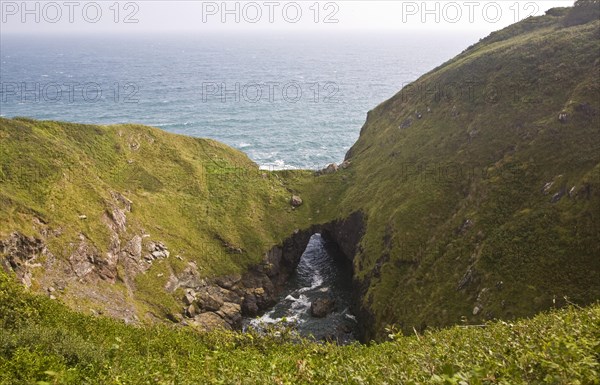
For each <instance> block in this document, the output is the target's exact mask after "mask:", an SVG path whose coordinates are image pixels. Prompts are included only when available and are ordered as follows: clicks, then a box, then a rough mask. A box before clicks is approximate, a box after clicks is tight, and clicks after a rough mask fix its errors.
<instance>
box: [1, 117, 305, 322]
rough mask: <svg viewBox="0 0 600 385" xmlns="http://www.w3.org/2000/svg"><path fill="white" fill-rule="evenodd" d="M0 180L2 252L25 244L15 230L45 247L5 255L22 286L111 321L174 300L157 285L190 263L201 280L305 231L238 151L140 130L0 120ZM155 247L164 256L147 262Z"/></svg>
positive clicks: (275, 181) (270, 179)
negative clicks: (297, 228)
mask: <svg viewBox="0 0 600 385" xmlns="http://www.w3.org/2000/svg"><path fill="white" fill-rule="evenodd" d="M0 186H1V189H0V201H1V202H2V204H1V205H0V240H8V239H12V240H11V241H10V242H13V243H10V242H9V241H6V242H5V250H8V251H10V250H12V249H11V247H14V248H19V247H20V248H23V247H24V246H23V244H27V243H28V242H30V241H28V240H27V239H23V238H14V237H13V238H11V234H13V233H14V232H19V233H20V234H24V236H31V237H35V238H37V239H41V240H43V242H44V244H43V245H37V246H36V245H35V244H34V245H33V246H31V249H32V250H27V251H26V253H28V255H26V256H24V259H23V260H20V261H11V263H13V265H16V269H17V270H18V269H21V271H20V272H19V271H17V272H18V273H20V276H21V277H23V280H24V282H26V283H27V284H31V285H32V287H33V288H34V289H37V290H42V289H43V290H46V288H50V287H52V288H54V289H58V288H59V287H60V289H61V290H59V291H57V292H56V293H54V295H57V296H58V295H60V297H61V298H62V299H63V300H65V301H66V302H68V303H71V304H72V305H73V306H75V307H76V308H78V309H82V310H85V311H88V310H89V309H90V308H92V309H96V310H98V311H108V312H110V313H111V314H113V315H114V316H118V317H123V313H124V312H125V311H126V310H127V311H128V312H133V314H137V315H138V316H139V317H143V316H144V315H145V314H147V312H149V313H152V314H155V315H158V316H159V317H161V315H162V314H163V313H164V312H168V311H169V309H176V308H178V307H179V306H180V304H179V302H178V301H179V299H180V298H181V295H182V294H181V293H179V292H176V293H174V294H170V293H167V292H166V291H165V290H163V289H162V288H163V287H165V285H167V284H168V282H169V279H171V278H172V277H173V276H181V275H182V274H185V271H186V269H190V266H191V265H190V264H192V265H193V266H192V267H193V269H194V270H197V271H198V273H199V275H200V276H204V277H210V276H218V275H223V274H231V273H236V272H242V271H244V270H245V269H246V268H247V267H248V266H249V265H251V264H255V263H258V262H260V259H261V256H262V255H263V254H264V252H265V251H267V250H268V249H269V248H270V247H271V246H273V245H274V244H277V243H279V242H280V241H281V240H282V239H283V238H285V237H287V236H288V235H289V234H291V233H292V232H293V230H294V228H295V227H294V226H295V225H294V223H300V224H301V225H302V226H307V223H305V222H306V218H303V217H302V216H301V213H299V211H297V210H292V208H291V206H290V204H289V199H290V196H291V194H290V193H289V192H288V190H287V189H286V188H285V186H283V183H282V182H281V180H280V179H279V177H278V176H277V175H276V174H273V173H266V172H265V173H263V172H261V171H259V170H258V167H257V166H256V165H255V164H254V163H253V162H251V161H250V160H249V159H248V157H247V156H246V155H245V154H243V153H241V152H239V151H236V150H234V149H232V148H229V147H227V146H225V145H222V144H220V143H217V142H215V141H212V140H205V139H197V138H191V137H185V136H179V135H173V134H169V133H166V132H164V131H161V130H159V129H155V128H150V127H144V126H139V125H117V126H108V127H106V126H92V125H80V124H71V123H59V122H50V121H33V120H29V119H24V118H23V119H21V118H15V119H12V120H11V119H4V118H0ZM158 244H160V247H163V246H164V248H166V249H167V251H168V253H169V257H168V258H164V257H165V255H166V254H165V253H164V252H163V251H162V249H156V250H155V251H156V253H157V254H156V255H158V257H157V258H156V259H154V260H148V259H146V258H145V257H144V255H147V254H148V256H150V254H149V253H150V252H153V250H154V249H152V247H155V248H157V247H159V246H156V245H158ZM153 245H154V246H153ZM149 247H150V249H148V248H149ZM124 251H125V252H127V253H128V254H126V255H123V254H122V253H123V252H124ZM33 254H39V255H35V258H34V255H33ZM2 257H4V256H2ZM152 258H153V257H152ZM124 261H125V262H124ZM132 261H133V262H132ZM12 267H13V268H15V266H12ZM51 290H52V289H51ZM174 298H176V299H177V300H175V299H174ZM111 307H112V308H111Z"/></svg>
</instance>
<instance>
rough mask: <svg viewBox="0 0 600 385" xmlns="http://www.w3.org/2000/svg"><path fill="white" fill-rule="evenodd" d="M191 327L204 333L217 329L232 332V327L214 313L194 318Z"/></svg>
mask: <svg viewBox="0 0 600 385" xmlns="http://www.w3.org/2000/svg"><path fill="white" fill-rule="evenodd" d="M191 325H192V326H193V327H195V328H197V329H199V330H202V331H210V330H215V329H226V330H231V326H230V325H229V324H228V323H227V322H226V321H225V320H224V319H223V318H221V317H219V316H218V315H217V314H215V313H213V312H206V313H202V314H199V315H197V316H196V317H194V320H193V321H192V322H191Z"/></svg>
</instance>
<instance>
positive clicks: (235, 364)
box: [0, 272, 600, 385]
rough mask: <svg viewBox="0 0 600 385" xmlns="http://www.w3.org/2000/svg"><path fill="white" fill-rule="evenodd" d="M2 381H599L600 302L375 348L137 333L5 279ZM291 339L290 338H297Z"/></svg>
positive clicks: (1, 280) (183, 332) (0, 300)
mask: <svg viewBox="0 0 600 385" xmlns="http://www.w3.org/2000/svg"><path fill="white" fill-rule="evenodd" d="M0 326H1V327H0V383H1V384H3V385H9V384H10V385H12V384H14V385H17V384H18V385H26V384H38V385H39V384H102V385H108V384H115V385H116V384H120V385H126V384H132V385H133V384H135V385H137V384H182V385H185V384H260V385H264V384H459V383H468V384H598V383H599V382H598V378H600V376H599V374H600V364H599V362H598V354H599V352H600V350H599V349H600V306H598V305H594V306H590V307H588V308H585V309H577V308H573V307H571V308H567V309H563V310H554V311H551V312H548V313H545V314H541V315H538V316H536V317H535V318H532V319H529V320H522V321H517V322H515V323H505V322H498V323H489V324H487V325H486V327H485V328H460V327H454V328H450V329H447V330H441V331H433V332H426V333H425V334H423V335H418V336H415V335H413V336H412V337H403V336H401V335H397V334H393V333H391V334H390V337H392V338H393V340H392V341H391V342H385V343H382V344H376V345H372V346H365V345H358V344H355V345H351V346H337V345H330V344H317V343H314V342H308V341H298V340H296V339H295V338H294V337H293V336H292V335H290V334H289V333H286V332H285V331H284V332H283V333H282V334H281V335H280V336H278V337H276V336H274V335H273V336H267V337H260V336H257V335H253V334H238V333H226V332H213V333H205V334H195V333H192V332H191V331H190V330H189V329H182V328H173V327H171V328H169V327H167V326H163V325H157V326H151V327H144V328H138V327H134V326H130V325H125V324H123V323H122V322H120V321H116V320H113V319H109V318H104V317H91V316H86V315H83V314H80V313H76V312H73V311H72V310H69V309H68V308H66V307H65V306H63V305H61V304H59V303H56V302H55V301H50V300H49V299H47V298H43V297H40V296H33V295H31V294H27V293H24V292H23V289H22V287H20V286H18V285H16V284H15V283H14V282H12V278H9V277H7V276H6V275H5V274H3V273H1V272H0ZM292 341H295V342H292Z"/></svg>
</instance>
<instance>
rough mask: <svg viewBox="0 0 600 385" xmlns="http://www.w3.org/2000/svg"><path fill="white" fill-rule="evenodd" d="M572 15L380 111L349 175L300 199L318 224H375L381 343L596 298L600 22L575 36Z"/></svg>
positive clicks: (437, 74)
mask: <svg viewBox="0 0 600 385" xmlns="http://www.w3.org/2000/svg"><path fill="white" fill-rule="evenodd" d="M572 12H580V11H579V10H569V9H555V10H551V11H549V12H548V14H547V15H546V16H542V17H537V18H531V19H527V20H524V21H522V22H520V23H517V24H515V25H512V26H510V27H508V28H505V29H504V30H501V31H498V32H495V33H493V34H491V35H490V36H489V37H487V38H485V39H482V40H481V41H480V42H479V43H478V44H475V45H474V46H472V47H470V48H469V49H467V50H466V51H464V52H463V53H462V54H460V55H458V56H457V57H456V58H454V59H452V60H450V61H449V62H447V63H445V64H444V65H442V66H440V67H438V68H437V69H435V70H433V71H432V72H430V73H428V74H426V75H424V76H423V77H421V78H420V79H418V80H417V81H416V82H414V83H413V84H410V85H409V86H407V87H405V88H404V89H403V90H402V91H400V92H399V93H398V94H397V95H395V96H394V97H393V98H391V99H390V100H388V101H386V102H384V103H382V104H381V105H379V106H378V107H377V108H375V109H374V110H373V111H370V112H369V115H368V117H367V121H366V123H365V125H364V127H363V128H362V130H361V135H360V138H359V139H358V141H357V142H356V144H355V145H354V146H353V147H352V148H351V150H350V151H349V152H348V155H347V159H348V160H349V161H350V162H351V165H350V167H349V168H348V169H345V170H341V171H339V172H338V173H336V174H335V175H333V176H325V177H322V178H323V180H322V183H320V182H319V183H317V185H315V184H314V183H312V182H307V184H306V185H303V186H302V185H301V186H299V187H297V188H298V190H299V191H300V192H301V193H302V195H303V196H305V197H308V198H307V201H309V202H313V204H317V205H318V209H319V210H320V212H321V213H326V215H339V216H342V217H343V216H346V215H348V214H349V213H351V212H354V211H359V210H360V211H362V212H364V213H365V215H366V218H367V228H366V234H365V236H364V238H363V239H362V241H361V247H360V253H359V255H357V256H356V258H355V260H354V267H355V274H356V276H357V278H358V279H360V280H361V281H362V282H363V285H362V286H363V287H365V288H366V289H365V292H364V293H363V306H364V308H365V309H367V311H368V312H370V313H371V316H372V317H371V319H370V320H369V324H370V325H371V333H370V334H369V337H370V338H379V339H381V338H383V337H384V333H383V330H384V328H385V325H386V324H396V325H397V326H398V327H399V328H401V329H402V330H403V331H404V332H405V333H412V330H413V328H416V329H417V330H423V329H425V328H426V327H430V326H435V327H440V326H445V325H452V324H458V323H460V322H461V320H462V319H466V320H468V322H471V323H478V322H481V321H483V320H487V319H495V318H500V319H513V318H515V317H523V316H530V315H532V314H535V313H536V312H538V311H540V310H542V309H547V308H549V307H550V306H552V304H553V301H556V302H557V303H559V304H564V300H563V298H564V297H565V296H568V297H569V299H570V300H571V301H573V302H576V303H580V304H585V303H590V302H593V301H595V300H597V299H598V298H600V259H599V258H598V256H600V131H599V130H598V127H600V79H599V74H600V58H599V57H598V52H600V21H599V20H597V19H588V20H587V23H579V24H577V25H575V26H570V27H565V26H564V25H563V20H564V17H566V16H567V15H571V14H572ZM320 179H321V178H319V179H318V180H320ZM329 182H330V183H329ZM329 191H335V192H334V193H332V194H331V195H334V196H335V197H336V198H335V199H334V200H333V201H328V200H326V199H323V197H327V196H330V194H329V193H328V192H329ZM337 212H340V213H339V214H338V213H337ZM334 213H335V214H334ZM315 216H316V215H315ZM370 321H373V322H370Z"/></svg>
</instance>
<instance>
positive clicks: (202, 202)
mask: <svg viewBox="0 0 600 385" xmlns="http://www.w3.org/2000/svg"><path fill="white" fill-rule="evenodd" d="M594 4H595V3H594ZM584 11H585V10H584ZM590 14H591V15H593V13H589V12H583V13H582V11H581V8H577V7H575V8H574V9H553V10H551V11H549V12H548V13H547V15H545V16H542V17H537V18H530V19H527V20H524V21H522V22H520V23H517V24H515V25H513V26H510V27H508V28H506V29H504V30H502V31H498V32H496V33H493V34H492V35H490V36H488V37H487V38H485V39H482V40H481V41H480V42H479V43H477V44H475V45H473V46H472V47H470V48H469V49H467V50H466V51H465V52H463V53H462V54H460V55H458V56H457V57H456V58H454V59H452V60H451V61H449V62H447V63H445V64H443V65H441V66H440V67H438V68H436V69H435V70H433V71H431V72H430V73H428V74H426V75H424V76H423V77H421V78H420V79H418V80H417V81H416V82H414V83H413V84H411V85H409V86H407V87H405V88H404V89H403V90H401V91H400V92H399V93H398V94H397V95H395V96H394V97H393V98H391V99H390V100H388V101H386V102H384V103H382V104H381V105H379V106H378V107H377V108H375V109H374V110H372V111H370V112H369V114H368V116H367V121H366V123H365V125H364V127H363V128H362V130H361V135H360V138H359V140H358V141H357V143H356V144H355V145H354V146H353V147H352V148H351V149H350V150H349V152H348V154H347V157H346V158H347V162H346V163H345V165H344V166H345V167H344V168H340V170H338V171H337V172H333V173H328V174H324V175H320V176H317V177H315V176H314V175H313V174H312V173H311V172H308V171H298V172H281V173H271V172H263V171H260V170H258V168H257V166H256V165H255V164H254V163H252V162H251V161H250V160H249V159H248V158H247V157H246V156H245V155H244V154H243V153H241V152H239V151H235V150H233V149H231V148H228V147H226V146H224V145H222V144H219V143H217V142H214V141H211V140H205V139H197V138H188V137H183V136H177V135H173V134H169V133H166V132H163V131H160V130H158V129H154V128H149V127H144V126H139V125H117V126H108V127H106V126H91V125H78V124H71V123H60V122H39V121H33V120H29V119H26V118H15V119H0V143H1V146H0V183H1V190H0V200H1V201H2V205H1V207H0V240H1V241H2V242H3V243H2V250H4V251H3V252H4V254H5V255H4V256H3V257H5V259H6V258H8V259H7V261H6V262H4V265H5V267H7V269H12V270H14V271H15V272H17V275H18V276H19V278H21V280H22V281H23V282H24V283H26V284H27V285H29V286H31V287H32V288H33V289H34V290H38V291H42V290H43V291H47V292H48V293H49V295H52V296H54V297H59V298H60V299H61V300H63V301H64V302H66V303H67V304H69V305H70V306H71V307H74V308H75V309H78V310H83V311H90V310H93V311H94V312H96V313H99V312H105V313H108V314H109V315H112V316H118V317H120V318H127V317H123V314H125V313H126V314H130V315H131V319H135V317H138V318H143V319H148V320H150V319H164V318H165V317H166V316H169V314H171V313H175V312H178V311H180V310H181V309H180V306H181V297H182V295H183V291H182V290H181V289H177V288H176V287H177V285H175V286H173V285H172V282H173V279H174V278H173V277H175V278H176V279H175V280H183V279H184V278H182V277H185V276H186V275H190V274H191V273H194V274H196V275H197V276H200V277H214V276H222V275H226V274H235V273H241V272H244V271H245V270H247V269H248V267H249V266H251V265H254V264H257V263H259V262H261V261H262V259H263V254H264V252H265V251H267V250H269V249H270V248H271V247H272V246H273V245H275V244H280V243H281V242H282V240H283V239H284V238H286V237H288V236H289V235H290V234H292V233H293V232H294V230H295V229H305V228H309V227H310V226H311V225H314V224H324V223H328V222H331V221H333V220H336V219H343V218H345V217H348V216H349V215H350V214H352V213H355V212H361V213H363V217H364V225H365V228H364V231H365V232H364V237H362V239H361V240H360V242H359V244H358V247H357V248H356V250H358V252H357V254H356V255H355V256H354V260H353V263H354V272H355V278H356V282H357V290H359V291H360V293H359V294H360V305H361V307H362V310H363V311H362V314H361V316H362V318H363V321H364V325H365V326H366V327H367V328H368V330H367V338H374V339H383V338H385V335H386V331H385V330H386V326H388V325H395V326H394V327H396V328H397V330H402V331H404V332H407V333H413V330H417V331H422V330H424V329H426V328H428V327H432V326H433V327H440V326H447V325H454V324H460V323H480V322H483V321H486V320H489V319H495V318H501V319H513V318H515V317H524V316H530V315H533V314H535V313H537V312H539V311H541V310H543V309H547V308H550V307H552V306H561V305H564V304H565V303H566V302H567V301H571V302H574V303H579V304H587V303H591V302H593V301H595V300H597V299H598V298H600V259H599V258H598V256H599V255H600V217H599V216H600V131H599V127H600V90H599V87H600V86H599V84H600V82H599V78H598V76H599V72H600V58H599V57H598V52H599V50H600V21H598V20H597V18H595V17H590V16H589V15H590ZM292 194H299V195H300V196H301V197H302V198H303V200H304V203H303V204H302V205H301V206H299V207H296V208H294V207H292V206H291V205H290V198H291V196H292ZM15 234H18V235H15ZM37 240H41V243H40V242H39V241H37ZM15 250H17V251H15ZM19 250H26V251H27V250H30V251H31V252H25V253H23V252H21V253H19V252H18V251H19ZM132 261H133V262H132ZM190 272H191V273H190ZM192 275H193V274H192ZM196 286H198V285H196ZM169 287H170V288H171V289H172V290H167V289H166V288H169ZM173 287H175V289H173ZM565 298H567V299H565ZM238 299H239V298H238Z"/></svg>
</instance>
